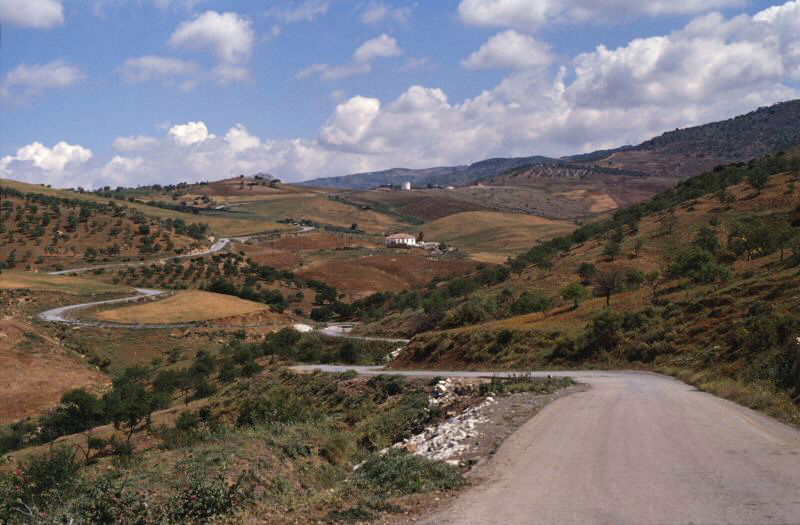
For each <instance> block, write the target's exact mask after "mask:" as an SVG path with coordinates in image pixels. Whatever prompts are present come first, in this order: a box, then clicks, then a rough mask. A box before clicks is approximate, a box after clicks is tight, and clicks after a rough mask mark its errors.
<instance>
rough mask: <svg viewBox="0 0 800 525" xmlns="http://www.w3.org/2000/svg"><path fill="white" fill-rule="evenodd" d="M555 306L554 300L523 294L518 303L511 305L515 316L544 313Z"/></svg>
mask: <svg viewBox="0 0 800 525" xmlns="http://www.w3.org/2000/svg"><path fill="white" fill-rule="evenodd" d="M552 306H553V300H552V299H551V298H549V297H547V296H545V295H541V294H538V293H532V292H529V291H524V292H522V295H520V296H519V297H518V298H517V300H516V301H514V302H513V303H512V304H511V313H512V314H514V315H525V314H531V313H534V312H544V311H546V310H549V309H550V308H551V307H552Z"/></svg>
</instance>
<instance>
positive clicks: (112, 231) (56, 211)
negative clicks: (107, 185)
mask: <svg viewBox="0 0 800 525" xmlns="http://www.w3.org/2000/svg"><path fill="white" fill-rule="evenodd" d="M29 189H32V190H33V191H29V192H24V191H20V190H18V189H15V188H13V187H8V184H6V183H5V181H4V183H3V185H2V187H0V200H2V203H1V204H0V237H1V238H2V243H0V262H2V264H3V266H4V267H6V268H15V267H20V268H22V267H24V268H26V269H53V268H55V269H62V268H64V267H67V268H69V267H73V266H75V265H76V264H77V263H79V262H96V261H97V262H99V261H103V262H108V261H116V260H121V259H130V258H132V257H139V256H146V257H150V256H154V255H155V254H166V255H175V254H182V253H190V252H191V251H192V250H194V249H199V248H201V247H203V246H205V241H206V237H207V235H208V234H209V232H208V225H206V224H201V223H187V222H186V221H184V220H183V219H173V218H167V219H161V218H159V217H157V216H149V215H145V214H144V213H142V212H141V211H140V210H139V209H137V208H134V207H129V206H127V205H126V204H124V203H120V204H118V203H116V202H115V201H108V202H98V201H94V200H86V199H80V198H68V197H63V196H58V195H52V194H50V195H48V194H46V193H40V192H39V191H37V187H35V186H31V187H30V188H29Z"/></svg>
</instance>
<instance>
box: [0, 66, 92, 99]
mask: <svg viewBox="0 0 800 525" xmlns="http://www.w3.org/2000/svg"><path fill="white" fill-rule="evenodd" d="M84 78H85V75H84V74H83V72H82V71H81V70H80V69H79V68H78V67H77V66H73V65H71V64H67V63H66V62H64V61H63V60H56V61H54V62H49V63H47V64H34V65H28V64H20V65H19V66H17V67H15V68H14V69H12V70H11V71H9V72H8V74H6V76H5V77H4V78H3V79H2V82H0V94H2V96H3V98H4V99H6V100H10V101H11V102H15V103H27V102H29V101H30V99H32V98H34V97H36V96H38V95H41V94H42V93H43V92H45V91H47V90H49V89H64V88H67V87H69V86H72V85H73V84H75V83H77V82H80V81H81V80H83V79H84Z"/></svg>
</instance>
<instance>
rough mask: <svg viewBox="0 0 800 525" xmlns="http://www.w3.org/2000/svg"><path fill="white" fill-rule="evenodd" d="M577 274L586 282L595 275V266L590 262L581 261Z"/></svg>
mask: <svg viewBox="0 0 800 525" xmlns="http://www.w3.org/2000/svg"><path fill="white" fill-rule="evenodd" d="M578 275H579V276H580V277H581V279H583V282H584V283H588V282H590V281H591V280H592V278H593V277H594V276H595V275H597V267H595V265H594V264H592V263H588V262H584V263H581V265H580V266H578Z"/></svg>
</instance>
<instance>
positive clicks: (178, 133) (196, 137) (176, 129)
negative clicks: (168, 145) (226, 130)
mask: <svg viewBox="0 0 800 525" xmlns="http://www.w3.org/2000/svg"><path fill="white" fill-rule="evenodd" d="M169 134H170V136H172V138H173V139H175V142H177V143H178V144H180V145H182V146H190V145H192V144H197V143H199V142H205V141H206V140H209V139H212V138H214V135H210V134H209V133H208V128H207V127H206V123H205V122H202V121H198V122H187V123H186V124H177V125H175V126H172V127H171V128H169Z"/></svg>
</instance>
